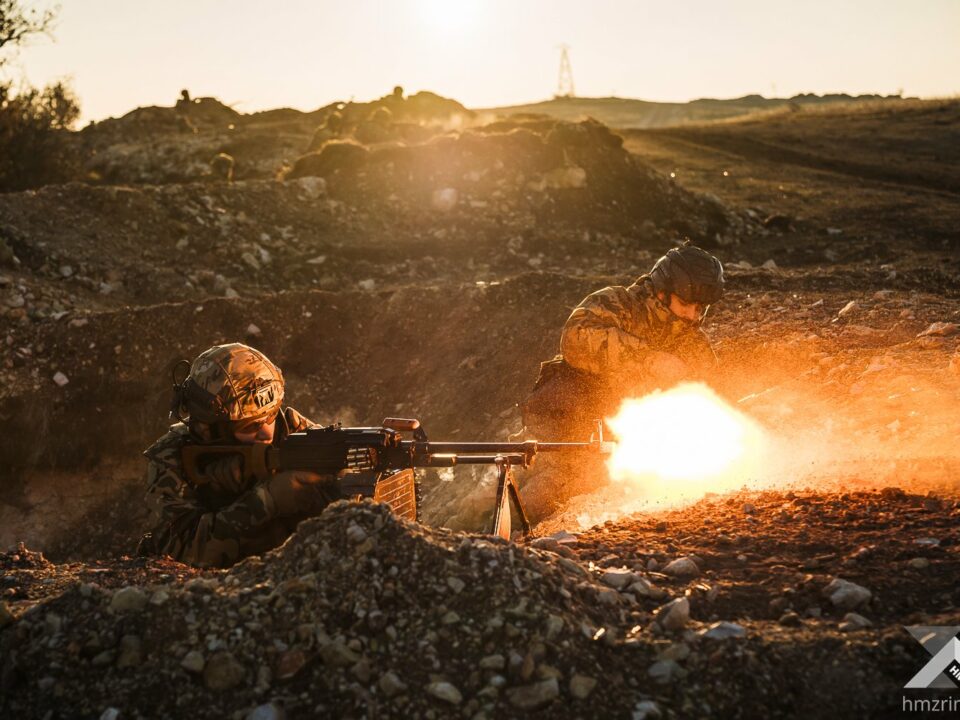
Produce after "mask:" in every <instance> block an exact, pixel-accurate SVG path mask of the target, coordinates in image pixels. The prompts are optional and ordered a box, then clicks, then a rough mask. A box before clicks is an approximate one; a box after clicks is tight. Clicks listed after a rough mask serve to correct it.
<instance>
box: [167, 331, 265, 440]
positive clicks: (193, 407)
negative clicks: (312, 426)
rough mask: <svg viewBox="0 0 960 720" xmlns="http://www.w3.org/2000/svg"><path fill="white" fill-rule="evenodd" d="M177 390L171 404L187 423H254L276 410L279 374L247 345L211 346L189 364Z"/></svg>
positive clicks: (256, 351) (263, 356)
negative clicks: (186, 417)
mask: <svg viewBox="0 0 960 720" xmlns="http://www.w3.org/2000/svg"><path fill="white" fill-rule="evenodd" d="M177 389H178V398H177V400H175V403H176V404H177V405H179V406H182V407H183V408H184V409H185V410H186V412H187V414H188V415H189V416H190V420H193V421H199V422H204V423H209V424H213V423H218V422H236V421H238V420H256V419H259V418H268V417H270V416H271V415H274V414H276V412H277V411H278V410H279V409H280V405H281V404H282V403H283V374H282V373H281V372H280V369H279V368H278V367H277V366H276V365H274V364H273V363H272V362H271V361H270V359H269V358H267V356H266V355H264V354H263V353H262V352H260V351H259V350H256V349H254V348H252V347H249V346H248V345H244V344H242V343H229V344H227V345H214V346H213V347H212V348H210V349H209V350H205V351H204V352H202V353H200V355H199V356H198V357H197V359H196V360H194V361H193V363H192V364H191V365H190V373H189V375H187V377H186V379H185V380H184V381H183V383H182V384H180V385H179V386H177Z"/></svg>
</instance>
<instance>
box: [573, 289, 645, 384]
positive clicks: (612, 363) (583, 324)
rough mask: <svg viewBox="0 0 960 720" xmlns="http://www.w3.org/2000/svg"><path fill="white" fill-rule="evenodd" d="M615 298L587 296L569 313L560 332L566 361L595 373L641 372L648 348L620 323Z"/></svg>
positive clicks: (595, 294)
mask: <svg viewBox="0 0 960 720" xmlns="http://www.w3.org/2000/svg"><path fill="white" fill-rule="evenodd" d="M619 317H620V312H619V305H618V303H617V302H616V299H615V298H610V297H606V296H603V295H601V294H599V293H594V294H593V295H591V296H589V297H587V298H586V299H585V300H584V301H583V302H582V303H580V305H578V306H577V307H576V308H575V309H574V311H573V312H572V313H571V314H570V317H569V318H568V319H567V322H566V324H565V325H564V326H563V332H562V333H561V335H560V352H561V353H562V354H563V357H564V360H566V361H567V362H568V363H569V364H570V365H572V366H573V367H575V368H577V369H578V370H583V371H586V372H590V373H595V374H603V373H629V374H636V373H639V372H643V368H644V361H645V359H646V357H647V356H648V355H649V353H650V351H651V348H650V346H649V345H648V344H647V342H646V341H645V340H644V339H643V338H640V337H637V336H636V335H632V334H630V333H628V332H625V331H624V330H623V329H622V328H621V327H620V321H619Z"/></svg>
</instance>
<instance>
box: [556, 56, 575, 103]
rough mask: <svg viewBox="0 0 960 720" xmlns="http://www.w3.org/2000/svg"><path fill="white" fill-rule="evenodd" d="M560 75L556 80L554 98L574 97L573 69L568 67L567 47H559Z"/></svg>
mask: <svg viewBox="0 0 960 720" xmlns="http://www.w3.org/2000/svg"><path fill="white" fill-rule="evenodd" d="M559 47H560V73H559V76H558V78H557V94H556V95H555V96H554V97H558V98H569V97H574V92H573V68H572V67H570V55H569V52H568V51H569V50H570V46H569V45H560V46H559Z"/></svg>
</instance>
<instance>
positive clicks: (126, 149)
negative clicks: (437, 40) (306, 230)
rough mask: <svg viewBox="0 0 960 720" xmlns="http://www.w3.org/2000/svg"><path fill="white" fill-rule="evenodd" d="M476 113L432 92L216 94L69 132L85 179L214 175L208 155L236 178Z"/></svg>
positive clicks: (268, 173)
mask: <svg viewBox="0 0 960 720" xmlns="http://www.w3.org/2000/svg"><path fill="white" fill-rule="evenodd" d="M473 122H474V114H473V113H472V112H471V111H469V110H467V109H466V108H465V107H463V105H461V104H460V103H458V102H457V101H455V100H451V99H449V98H444V97H441V96H439V95H436V94H435V93H431V92H418V93H415V94H413V95H410V96H408V97H405V96H404V95H403V93H402V91H401V92H400V93H394V94H391V95H387V96H385V97H383V98H380V99H378V100H374V101H372V102H369V103H354V102H349V103H342V102H338V103H332V104H330V105H327V106H326V107H323V108H320V109H318V110H315V111H313V112H301V111H299V110H291V109H289V108H285V109H279V110H271V111H265V112H257V113H252V114H243V113H240V112H237V111H236V110H234V109H233V108H231V107H229V106H227V105H224V104H223V103H222V102H220V101H219V100H217V99H216V98H209V97H204V98H194V99H190V100H184V99H181V100H179V101H178V102H177V104H176V106H175V107H145V108H137V109H136V110H133V111H132V112H130V113H127V114H126V115H124V116H123V117H120V118H109V119H107V120H103V121H101V122H98V123H92V124H91V125H89V126H88V127H86V128H84V129H83V130H82V131H80V132H79V133H75V134H74V142H75V145H76V147H77V150H78V152H79V153H80V154H81V155H82V156H83V157H84V158H85V160H84V174H83V177H82V178H78V179H83V180H86V181H91V182H96V183H108V184H169V183H185V182H196V181H211V180H214V179H215V176H214V174H213V173H211V168H210V161H211V159H212V158H213V157H215V156H216V155H218V154H219V153H225V154H227V155H230V156H231V157H232V158H233V159H234V161H235V165H234V178H235V179H237V180H252V179H265V178H273V177H276V176H277V175H278V174H279V173H280V172H281V171H283V170H284V169H285V168H287V167H289V165H290V164H291V163H292V162H293V161H294V159H296V158H297V157H298V156H300V155H302V154H303V153H304V151H306V150H307V149H308V148H310V147H311V144H314V143H316V144H319V143H321V142H323V141H325V140H329V139H356V140H358V141H359V142H362V143H381V142H387V141H392V142H397V141H399V142H406V143H413V142H423V141H425V140H427V139H429V138H430V137H432V136H433V135H435V134H437V133H438V132H443V131H445V130H449V129H452V128H461V127H466V126H468V125H470V124H472V123H473Z"/></svg>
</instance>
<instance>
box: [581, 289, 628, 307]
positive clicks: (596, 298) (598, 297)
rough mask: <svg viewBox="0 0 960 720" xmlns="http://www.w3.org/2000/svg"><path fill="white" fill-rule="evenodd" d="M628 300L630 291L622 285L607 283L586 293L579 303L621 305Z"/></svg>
mask: <svg viewBox="0 0 960 720" xmlns="http://www.w3.org/2000/svg"><path fill="white" fill-rule="evenodd" d="M629 301H630V293H629V291H628V289H627V288H625V287H624V286H623V285H608V286H607V287H605V288H600V289H599V290H594V291H593V292H592V293H590V294H589V295H587V296H586V297H585V298H584V299H583V302H582V303H580V304H581V305H610V304H617V305H622V304H623V303H625V302H629Z"/></svg>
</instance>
